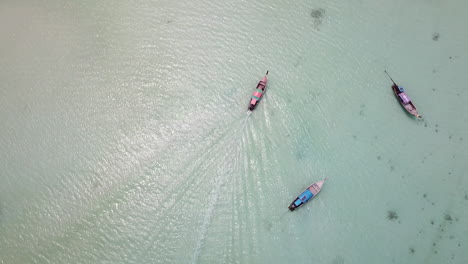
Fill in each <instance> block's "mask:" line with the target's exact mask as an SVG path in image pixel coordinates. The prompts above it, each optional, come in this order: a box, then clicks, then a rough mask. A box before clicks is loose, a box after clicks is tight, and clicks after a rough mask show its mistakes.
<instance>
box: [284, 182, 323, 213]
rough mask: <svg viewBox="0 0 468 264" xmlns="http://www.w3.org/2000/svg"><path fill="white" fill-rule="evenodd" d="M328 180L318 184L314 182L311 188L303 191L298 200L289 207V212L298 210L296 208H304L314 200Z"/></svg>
mask: <svg viewBox="0 0 468 264" xmlns="http://www.w3.org/2000/svg"><path fill="white" fill-rule="evenodd" d="M326 180H327V178H325V179H323V180H321V181H318V182H314V183H312V184H311V185H310V186H309V187H307V189H305V191H303V192H302V193H301V194H300V195H299V196H298V197H297V198H296V200H294V201H293V202H292V203H291V204H290V205H289V207H288V208H289V210H290V211H294V210H296V208H298V207H299V206H302V205H304V204H305V203H307V202H308V201H310V200H311V199H312V198H314V197H315V196H316V195H317V194H318V193H319V192H320V190H322V186H323V184H324V183H325V181H326Z"/></svg>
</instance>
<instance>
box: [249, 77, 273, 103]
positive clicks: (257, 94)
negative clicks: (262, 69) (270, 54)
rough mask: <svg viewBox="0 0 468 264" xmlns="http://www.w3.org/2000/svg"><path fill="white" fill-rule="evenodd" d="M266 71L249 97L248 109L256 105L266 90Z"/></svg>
mask: <svg viewBox="0 0 468 264" xmlns="http://www.w3.org/2000/svg"><path fill="white" fill-rule="evenodd" d="M267 75H268V71H267V72H266V74H265V76H263V78H262V79H261V80H260V81H259V82H258V84H257V88H256V89H255V91H254V92H253V94H252V97H250V103H249V110H250V111H253V110H254V109H255V107H257V105H258V103H260V100H261V99H262V97H263V95H264V94H265V92H266V86H267V82H268V78H267Z"/></svg>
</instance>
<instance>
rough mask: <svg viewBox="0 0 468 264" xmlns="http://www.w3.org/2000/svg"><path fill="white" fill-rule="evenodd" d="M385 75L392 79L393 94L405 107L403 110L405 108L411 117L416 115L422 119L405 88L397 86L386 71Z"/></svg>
mask: <svg viewBox="0 0 468 264" xmlns="http://www.w3.org/2000/svg"><path fill="white" fill-rule="evenodd" d="M385 73H386V74H387V75H388V78H390V80H391V81H392V83H393V85H392V90H393V93H395V96H396V98H397V99H398V101H399V102H400V104H401V105H402V106H403V108H405V109H406V111H408V113H410V114H411V115H414V116H415V117H422V116H420V115H419V114H418V110H416V106H414V104H413V102H412V101H411V99H410V98H409V96H408V95H407V94H406V92H405V90H404V89H403V87H401V86H399V85H397V84H396V83H395V82H394V81H393V79H392V77H390V75H389V74H388V72H387V71H386V70H385Z"/></svg>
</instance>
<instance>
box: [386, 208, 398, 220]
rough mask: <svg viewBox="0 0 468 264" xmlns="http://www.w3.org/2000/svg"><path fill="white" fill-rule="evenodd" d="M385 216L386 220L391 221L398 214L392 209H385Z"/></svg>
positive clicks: (396, 217)
mask: <svg viewBox="0 0 468 264" xmlns="http://www.w3.org/2000/svg"><path fill="white" fill-rule="evenodd" d="M387 218H388V220H391V221H393V220H396V219H398V214H397V213H396V212H395V211H393V210H388V211H387Z"/></svg>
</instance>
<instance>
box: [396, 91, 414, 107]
mask: <svg viewBox="0 0 468 264" xmlns="http://www.w3.org/2000/svg"><path fill="white" fill-rule="evenodd" d="M398 96H399V97H400V99H401V102H402V103H403V104H405V105H406V104H409V102H411V100H410V99H409V97H408V95H407V94H406V93H405V92H401V93H399V94H398Z"/></svg>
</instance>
